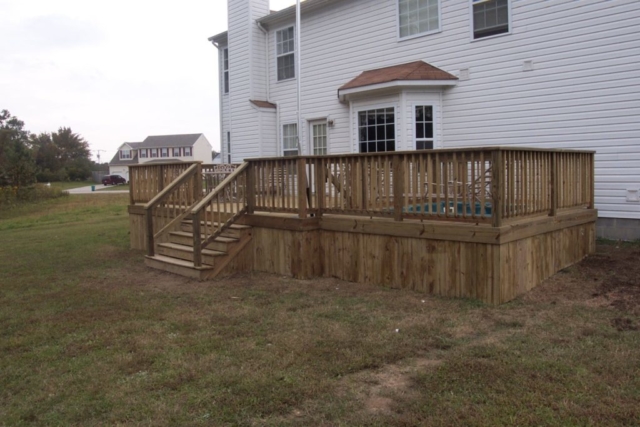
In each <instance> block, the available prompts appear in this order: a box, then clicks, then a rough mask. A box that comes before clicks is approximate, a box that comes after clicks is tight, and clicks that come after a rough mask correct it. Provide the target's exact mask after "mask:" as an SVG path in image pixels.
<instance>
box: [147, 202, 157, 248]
mask: <svg viewBox="0 0 640 427" xmlns="http://www.w3.org/2000/svg"><path fill="white" fill-rule="evenodd" d="M145 217H146V220H147V255H149V256H154V255H155V241H154V238H153V234H154V232H153V208H149V209H146V211H145Z"/></svg>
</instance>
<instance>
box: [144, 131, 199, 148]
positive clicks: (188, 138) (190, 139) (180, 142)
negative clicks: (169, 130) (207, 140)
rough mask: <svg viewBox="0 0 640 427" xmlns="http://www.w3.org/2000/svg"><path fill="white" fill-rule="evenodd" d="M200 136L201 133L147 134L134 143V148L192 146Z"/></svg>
mask: <svg viewBox="0 0 640 427" xmlns="http://www.w3.org/2000/svg"><path fill="white" fill-rule="evenodd" d="M201 136H202V134H201V133H192V134H187V135H155V136H148V137H147V138H146V139H145V140H144V141H142V142H141V143H140V144H136V148H173V147H176V148H177V147H192V146H193V144H195V143H196V141H197V140H198V138H200V137H201Z"/></svg>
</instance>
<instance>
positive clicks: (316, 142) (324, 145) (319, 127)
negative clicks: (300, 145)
mask: <svg viewBox="0 0 640 427" xmlns="http://www.w3.org/2000/svg"><path fill="white" fill-rule="evenodd" d="M309 127H310V129H309V138H310V141H309V148H310V149H309V152H310V153H311V155H313V156H326V155H327V154H328V147H329V145H328V142H329V138H328V134H327V121H326V120H318V121H314V122H310V123H309Z"/></svg>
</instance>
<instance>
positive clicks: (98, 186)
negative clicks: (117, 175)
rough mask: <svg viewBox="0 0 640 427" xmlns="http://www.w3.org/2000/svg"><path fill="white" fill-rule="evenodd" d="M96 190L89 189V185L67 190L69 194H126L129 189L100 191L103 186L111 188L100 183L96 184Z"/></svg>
mask: <svg viewBox="0 0 640 427" xmlns="http://www.w3.org/2000/svg"><path fill="white" fill-rule="evenodd" d="M95 187H96V191H91V186H90V185H89V186H87V187H80V188H72V189H71V190H67V191H68V192H69V194H128V193H129V190H112V191H101V190H104V189H105V188H111V187H105V186H104V185H102V184H96V185H95Z"/></svg>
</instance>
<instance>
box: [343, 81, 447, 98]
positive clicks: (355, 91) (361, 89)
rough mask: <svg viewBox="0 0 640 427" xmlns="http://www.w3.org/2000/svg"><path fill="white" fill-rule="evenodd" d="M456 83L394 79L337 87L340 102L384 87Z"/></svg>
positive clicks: (426, 86) (394, 87)
mask: <svg viewBox="0 0 640 427" xmlns="http://www.w3.org/2000/svg"><path fill="white" fill-rule="evenodd" d="M457 84H458V80H457V79H455V80H454V79H450V80H396V81H392V82H385V83H377V84H372V85H366V86H358V87H352V88H348V89H338V98H339V99H340V102H347V101H349V99H350V98H351V97H352V96H353V95H363V94H366V93H373V92H378V91H383V90H386V89H404V88H420V87H425V88H429V87H451V86H455V85H457Z"/></svg>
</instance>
